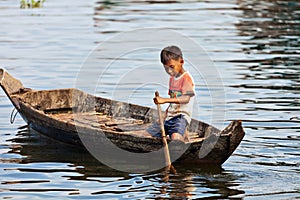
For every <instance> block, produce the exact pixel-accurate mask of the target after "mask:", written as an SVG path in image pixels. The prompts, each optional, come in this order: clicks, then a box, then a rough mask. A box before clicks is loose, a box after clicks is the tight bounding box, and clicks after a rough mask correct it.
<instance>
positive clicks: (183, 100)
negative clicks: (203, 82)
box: [153, 95, 191, 104]
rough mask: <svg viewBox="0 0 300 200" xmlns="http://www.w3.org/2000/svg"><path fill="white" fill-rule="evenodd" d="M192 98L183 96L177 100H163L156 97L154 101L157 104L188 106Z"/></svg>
mask: <svg viewBox="0 0 300 200" xmlns="http://www.w3.org/2000/svg"><path fill="white" fill-rule="evenodd" d="M190 99H191V96H189V95H182V96H180V97H177V98H162V97H155V98H153V101H154V103H155V104H164V103H176V104H187V103H188V102H190Z"/></svg>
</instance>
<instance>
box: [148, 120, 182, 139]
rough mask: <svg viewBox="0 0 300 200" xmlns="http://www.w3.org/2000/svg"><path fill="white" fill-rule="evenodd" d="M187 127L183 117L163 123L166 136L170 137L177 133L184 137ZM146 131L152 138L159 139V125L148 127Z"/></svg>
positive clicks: (154, 124)
mask: <svg viewBox="0 0 300 200" xmlns="http://www.w3.org/2000/svg"><path fill="white" fill-rule="evenodd" d="M187 125H188V123H187V121H186V119H185V118H184V116H183V115H178V116H175V117H173V118H171V119H169V120H166V121H165V123H164V127H165V132H166V135H169V136H171V135H172V134H173V133H179V134H181V135H182V136H184V133H185V129H186V127H187ZM146 131H147V132H148V133H150V134H151V135H152V136H153V137H161V130H160V125H159V123H157V122H156V123H153V124H152V125H150V126H149V128H148V129H147V130H146Z"/></svg>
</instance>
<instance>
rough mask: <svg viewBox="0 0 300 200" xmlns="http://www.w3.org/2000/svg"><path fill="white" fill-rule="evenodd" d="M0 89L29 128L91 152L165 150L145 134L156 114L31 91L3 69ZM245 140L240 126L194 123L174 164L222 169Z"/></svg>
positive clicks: (76, 94) (67, 92) (73, 94)
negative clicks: (89, 148)
mask: <svg viewBox="0 0 300 200" xmlns="http://www.w3.org/2000/svg"><path fill="white" fill-rule="evenodd" d="M0 85H1V87H2V89H3V90H4V92H5V93H6V95H7V96H8V98H9V99H10V101H11V102H12V104H13V105H14V107H15V108H16V109H17V111H18V112H19V113H20V115H21V116H22V118H23V119H24V120H25V121H26V122H27V124H28V125H29V127H31V128H32V129H34V130H36V131H38V132H40V133H41V134H44V135H46V136H49V137H51V138H53V139H55V140H58V141H62V142H64V143H68V144H72V145H77V146H80V147H84V146H85V147H86V145H87V144H86V143H89V142H93V141H94V142H95V141H96V143H93V144H92V145H94V146H101V145H105V143H107V140H106V139H108V140H109V141H111V143H112V144H114V145H116V146H117V147H119V148H121V149H123V150H126V151H128V152H134V153H137V152H138V153H147V152H155V151H158V150H159V149H161V148H162V141H161V139H159V138H152V137H146V136H143V134H142V132H144V130H145V129H146V127H147V126H148V125H150V123H151V122H152V121H153V120H155V116H156V114H157V110H155V109H152V108H149V107H143V106H139V105H134V104H130V103H124V102H119V101H114V100H110V99H106V98H101V97H95V96H93V95H90V94H87V93H85V92H83V91H80V90H78V89H56V90H32V89H29V88H25V87H24V86H23V84H22V83H21V82H20V81H19V80H17V79H15V78H14V77H13V76H11V75H10V74H9V73H8V72H7V71H6V70H4V69H0ZM244 135H245V133H244V130H243V128H242V122H241V121H239V120H237V121H232V122H231V123H230V124H229V125H228V126H227V127H226V128H225V129H224V130H218V129H217V128H215V127H213V126H211V125H208V124H206V123H204V122H201V121H198V120H195V119H192V121H191V124H190V125H189V127H188V130H187V141H186V142H185V143H184V144H183V146H184V152H181V153H180V154H176V151H178V146H176V145H173V146H172V145H170V153H171V159H172V161H174V160H177V161H178V162H181V161H183V162H190V163H197V164H200V165H203V164H212V165H216V166H221V165H222V164H223V163H224V162H225V161H226V160H227V159H228V158H229V157H230V155H232V153H233V152H234V150H235V149H236V148H237V147H238V145H239V144H240V142H241V140H242V139H243V137H244ZM85 136H86V137H85ZM87 138H88V139H87ZM86 139H87V140H86ZM168 141H169V144H172V143H173V141H170V140H168ZM102 143H103V144H102ZM95 144H96V145H95ZM179 146H180V145H179ZM179 149H180V148H179ZM109 151H110V149H107V152H109ZM172 152H175V153H173V154H172ZM161 157H162V158H163V156H161ZM172 157H173V158H172Z"/></svg>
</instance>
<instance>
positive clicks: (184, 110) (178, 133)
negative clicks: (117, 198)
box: [147, 46, 195, 141]
mask: <svg viewBox="0 0 300 200" xmlns="http://www.w3.org/2000/svg"><path fill="white" fill-rule="evenodd" d="M160 60H161V63H162V64H163V66H164V68H165V71H166V72H167V74H169V75H170V80H169V93H168V94H169V95H170V98H162V97H155V98H154V99H153V100H154V103H155V104H164V103H169V104H170V105H169V107H168V108H167V110H166V113H165V122H164V127H165V132H166V135H169V136H170V138H171V139H172V140H181V141H184V134H185V131H186V127H187V126H188V124H189V123H190V122H191V114H192V109H193V102H194V96H195V84H194V81H193V78H192V76H191V75H190V74H189V73H188V72H187V71H185V69H184V68H183V64H184V60H183V56H182V52H181V50H180V48H178V47H177V46H168V47H166V48H164V49H163V50H162V51H161V54H160ZM147 132H148V134H150V135H151V136H152V137H161V130H160V126H159V124H158V123H154V124H152V125H151V126H150V127H149V128H148V129H147Z"/></svg>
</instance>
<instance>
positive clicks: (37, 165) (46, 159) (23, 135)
mask: <svg viewBox="0 0 300 200" xmlns="http://www.w3.org/2000/svg"><path fill="white" fill-rule="evenodd" d="M11 141H13V143H17V144H18V145H13V146H12V149H11V150H10V151H9V152H8V153H9V154H19V155H21V156H22V157H21V158H19V159H15V160H13V163H18V167H12V166H9V165H8V166H6V169H5V171H6V172H5V173H8V174H9V173H10V172H14V173H22V174H23V176H21V177H15V178H14V179H12V180H9V179H6V180H5V181H3V182H2V184H3V185H4V189H3V190H7V192H6V195H8V196H9V195H10V194H11V195H14V194H15V193H16V192H28V193H30V192H47V193H52V192H61V193H66V194H69V195H82V197H83V198H85V197H86V198H89V197H88V196H89V195H92V196H95V197H97V198H100V197H101V198H102V197H103V198H105V197H106V196H111V197H114V198H119V197H124V198H125V197H130V198H145V192H146V193H147V194H146V197H148V198H172V197H180V198H191V197H193V198H194V197H197V198H202V197H203V198H204V197H220V198H221V197H227V196H228V195H229V194H230V195H238V194H243V193H244V192H243V191H240V190H237V189H231V188H230V187H231V186H235V185H238V183H236V179H237V178H239V177H235V175H234V174H232V173H230V172H227V171H224V170H223V169H222V168H218V167H216V168H211V167H209V168H206V167H202V168H198V167H196V166H188V165H184V164H178V163H177V164H175V165H174V167H175V168H176V169H177V173H176V174H170V173H168V172H166V171H164V170H161V171H157V172H154V173H149V174H128V173H125V172H119V171H116V170H113V169H111V168H109V167H106V166H105V165H103V164H101V163H100V162H99V161H97V160H96V159H94V158H93V157H92V156H91V155H90V154H89V153H88V152H87V151H86V150H84V149H81V148H78V147H74V146H69V145H66V144H63V143H58V142H56V141H54V140H52V139H50V138H46V137H44V136H41V135H40V134H39V133H37V132H35V131H33V130H27V128H25V129H23V130H20V131H18V134H17V137H16V138H13V139H12V140H11ZM58 155H59V156H58ZM10 162H11V161H10V160H5V159H3V160H2V163H7V164H8V163H10ZM53 176H55V177H56V178H55V179H53ZM65 181H67V183H65ZM78 181H80V182H84V184H83V185H84V187H83V185H81V187H78V186H77V185H76V182H78ZM60 184H63V185H64V187H63V188H60V187H58V185H60ZM9 185H15V186H17V188H16V189H5V188H9ZM29 185H30V188H29V187H28V186H29ZM49 185H52V187H50V188H49ZM35 186H36V187H35ZM85 187H88V188H89V190H88V192H89V193H90V194H89V193H86V191H85ZM207 191H210V194H207Z"/></svg>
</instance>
